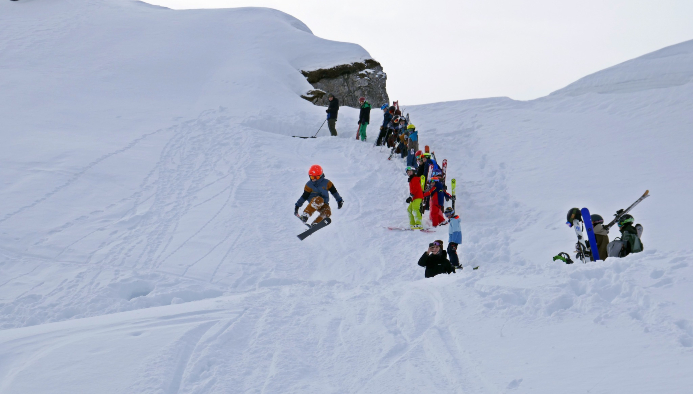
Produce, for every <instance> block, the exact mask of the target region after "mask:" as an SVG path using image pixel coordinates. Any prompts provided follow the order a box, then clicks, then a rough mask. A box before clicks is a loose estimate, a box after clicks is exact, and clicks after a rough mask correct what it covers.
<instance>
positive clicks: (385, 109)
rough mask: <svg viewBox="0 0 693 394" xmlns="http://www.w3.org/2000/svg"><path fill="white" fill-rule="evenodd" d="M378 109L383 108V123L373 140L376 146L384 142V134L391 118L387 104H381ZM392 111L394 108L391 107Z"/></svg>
mask: <svg viewBox="0 0 693 394" xmlns="http://www.w3.org/2000/svg"><path fill="white" fill-rule="evenodd" d="M380 109H382V110H383V124H382V126H380V133H379V134H378V139H377V141H375V145H376V146H380V145H383V143H384V142H385V135H386V134H387V125H388V124H390V121H391V120H392V114H391V113H390V108H389V107H388V106H387V104H383V106H382V107H380ZM392 112H393V113H394V112H395V110H394V109H393V110H392Z"/></svg>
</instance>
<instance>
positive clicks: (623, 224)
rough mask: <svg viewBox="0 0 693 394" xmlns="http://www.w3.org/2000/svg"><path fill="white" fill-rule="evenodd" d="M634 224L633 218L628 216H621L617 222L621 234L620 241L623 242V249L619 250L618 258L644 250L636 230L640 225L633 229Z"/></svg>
mask: <svg viewBox="0 0 693 394" xmlns="http://www.w3.org/2000/svg"><path fill="white" fill-rule="evenodd" d="M634 222H635V219H634V218H633V216H631V215H628V214H626V215H623V216H621V218H620V219H619V220H618V230H619V231H620V232H621V241H623V249H621V254H620V256H619V257H626V256H628V255H629V254H631V253H639V252H642V251H643V249H644V247H643V245H642V241H640V234H639V233H638V230H637V229H636V227H637V226H640V225H637V226H636V227H633V223H634ZM640 228H642V226H640ZM641 232H642V230H641Z"/></svg>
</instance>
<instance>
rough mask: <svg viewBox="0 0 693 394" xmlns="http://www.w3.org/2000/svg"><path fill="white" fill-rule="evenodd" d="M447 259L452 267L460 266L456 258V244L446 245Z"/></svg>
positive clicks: (458, 259)
mask: <svg viewBox="0 0 693 394" xmlns="http://www.w3.org/2000/svg"><path fill="white" fill-rule="evenodd" d="M448 259H450V264H452V266H453V267H459V266H460V258H459V257H457V244H456V243H454V242H450V243H448Z"/></svg>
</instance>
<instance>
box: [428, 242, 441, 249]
mask: <svg viewBox="0 0 693 394" xmlns="http://www.w3.org/2000/svg"><path fill="white" fill-rule="evenodd" d="M434 246H437V247H440V244H439V243H438V242H431V243H430V244H428V247H429V248H432V247H434Z"/></svg>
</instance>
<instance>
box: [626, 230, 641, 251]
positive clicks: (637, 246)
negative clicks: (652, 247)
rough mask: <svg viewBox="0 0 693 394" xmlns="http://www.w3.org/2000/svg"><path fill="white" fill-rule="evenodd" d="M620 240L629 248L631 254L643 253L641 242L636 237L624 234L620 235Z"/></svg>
mask: <svg viewBox="0 0 693 394" xmlns="http://www.w3.org/2000/svg"><path fill="white" fill-rule="evenodd" d="M621 239H622V240H623V242H624V243H626V244H627V245H629V246H630V252H631V253H640V252H642V251H643V246H642V241H640V238H638V236H637V235H635V234H631V233H625V234H623V235H622V237H621Z"/></svg>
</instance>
